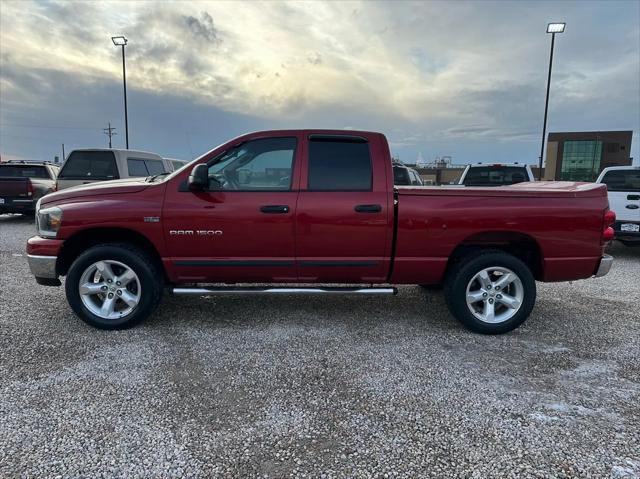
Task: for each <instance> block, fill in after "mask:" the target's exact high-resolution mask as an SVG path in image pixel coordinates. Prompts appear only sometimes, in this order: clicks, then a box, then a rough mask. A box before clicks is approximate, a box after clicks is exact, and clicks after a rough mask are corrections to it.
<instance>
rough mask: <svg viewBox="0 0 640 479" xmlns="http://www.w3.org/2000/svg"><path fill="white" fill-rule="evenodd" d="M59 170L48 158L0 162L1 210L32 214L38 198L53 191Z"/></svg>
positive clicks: (1, 211)
mask: <svg viewBox="0 0 640 479" xmlns="http://www.w3.org/2000/svg"><path fill="white" fill-rule="evenodd" d="M59 171H60V168H58V167H57V166H56V165H52V164H51V163H49V162H39V163H27V162H25V161H8V162H5V163H0V214H4V213H22V214H33V213H34V212H35V209H36V203H37V202H38V200H39V199H40V198H42V197H43V196H44V195H47V194H49V193H51V192H53V191H56V178H57V176H58V173H59Z"/></svg>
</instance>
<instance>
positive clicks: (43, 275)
mask: <svg viewBox="0 0 640 479" xmlns="http://www.w3.org/2000/svg"><path fill="white" fill-rule="evenodd" d="M27 260H28V261H29V269H30V270H31V273H32V274H33V275H34V276H35V277H36V282H37V283H38V284H41V285H44V286H60V284H62V283H60V280H59V279H58V274H57V273H56V261H58V257H57V256H39V255H35V254H28V255H27Z"/></svg>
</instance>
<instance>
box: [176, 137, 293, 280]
mask: <svg viewBox="0 0 640 479" xmlns="http://www.w3.org/2000/svg"><path fill="white" fill-rule="evenodd" d="M298 143H299V141H298V138H297V137H296V136H295V135H292V136H285V137H267V138H257V139H250V140H247V141H245V142H243V143H241V144H240V145H238V146H235V147H232V148H230V149H228V150H227V151H225V152H224V153H222V154H221V155H218V156H217V157H216V158H214V159H213V160H211V161H209V162H208V165H209V188H208V189H207V190H206V191H188V189H187V188H185V187H184V186H182V187H179V188H177V190H176V191H167V193H166V200H165V205H164V208H163V229H164V231H165V240H166V245H167V251H168V253H169V255H170V257H169V258H168V261H170V262H171V266H172V270H173V271H174V272H175V275H176V277H177V279H178V280H179V281H183V282H185V281H188V282H226V283H229V282H294V281H296V279H297V275H296V267H295V234H294V227H295V225H294V214H295V209H296V200H297V196H298V191H297V190H298V185H297V178H294V174H293V173H294V171H295V165H296V163H297V152H298V150H299V148H298Z"/></svg>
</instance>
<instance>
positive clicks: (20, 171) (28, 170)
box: [0, 165, 51, 180]
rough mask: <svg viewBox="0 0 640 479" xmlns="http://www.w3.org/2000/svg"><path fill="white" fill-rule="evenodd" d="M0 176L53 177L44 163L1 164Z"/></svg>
mask: <svg viewBox="0 0 640 479" xmlns="http://www.w3.org/2000/svg"><path fill="white" fill-rule="evenodd" d="M0 177H5V178H34V179H37V178H39V179H46V180H49V179H51V175H50V174H49V170H47V168H46V167H45V166H44V165H0Z"/></svg>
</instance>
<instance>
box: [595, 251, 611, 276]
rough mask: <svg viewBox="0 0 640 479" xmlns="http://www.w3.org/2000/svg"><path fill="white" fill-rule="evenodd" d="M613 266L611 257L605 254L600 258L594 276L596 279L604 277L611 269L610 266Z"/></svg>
mask: <svg viewBox="0 0 640 479" xmlns="http://www.w3.org/2000/svg"><path fill="white" fill-rule="evenodd" d="M612 264H613V256H610V255H608V254H605V255H603V256H602V259H601V260H600V265H599V266H598V270H597V271H596V274H595V275H594V276H595V277H596V278H599V277H601V276H604V275H606V274H607V273H608V272H609V270H610V269H611V265H612Z"/></svg>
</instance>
